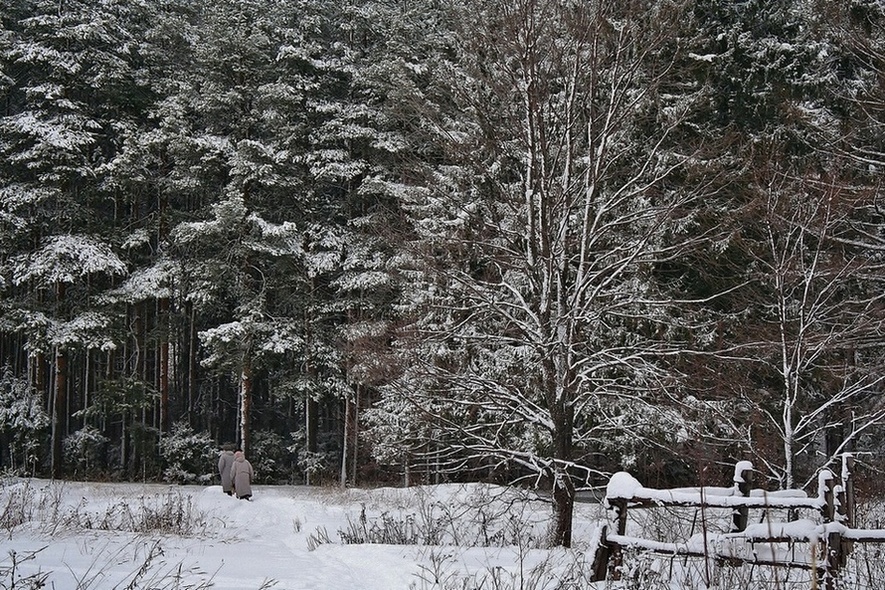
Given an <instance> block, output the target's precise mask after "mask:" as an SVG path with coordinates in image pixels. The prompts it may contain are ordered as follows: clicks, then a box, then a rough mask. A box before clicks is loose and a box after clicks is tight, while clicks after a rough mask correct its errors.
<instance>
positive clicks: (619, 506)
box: [609, 498, 627, 580]
mask: <svg viewBox="0 0 885 590" xmlns="http://www.w3.org/2000/svg"><path fill="white" fill-rule="evenodd" d="M614 507H615V512H616V513H617V515H618V534H619V535H626V534H627V500H626V499H622V498H618V499H617V500H615V501H614ZM610 551H611V554H610V555H611V558H610V560H609V572H610V573H611V579H612V580H620V579H621V566H622V565H623V564H624V555H623V553H622V551H621V546H620V545H618V544H616V543H615V544H612V545H611V546H610Z"/></svg>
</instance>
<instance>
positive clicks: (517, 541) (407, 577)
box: [0, 479, 601, 590]
mask: <svg viewBox="0 0 885 590" xmlns="http://www.w3.org/2000/svg"><path fill="white" fill-rule="evenodd" d="M254 493H255V495H254V498H253V500H252V501H243V500H237V499H235V498H232V497H229V496H227V495H225V494H224V493H222V491H221V488H220V487H218V486H210V487H198V486H169V485H161V484H115V483H73V482H66V483H62V482H49V481H45V480H12V479H7V480H0V535H2V536H0V588H9V587H15V588H36V587H39V586H37V585H36V584H34V581H35V580H36V579H38V578H39V577H40V576H45V581H46V587H48V588H55V589H56V590H85V589H89V590H111V589H113V590H116V589H121V590H122V589H134V588H144V589H148V588H149V589H157V590H159V589H166V588H169V589H172V588H175V589H185V588H194V589H196V588H214V589H217V590H251V589H256V590H257V589H265V588H274V589H278V590H359V589H362V590H397V589H403V590H409V589H415V590H422V589H430V588H438V589H445V588H465V587H470V588H474V587H488V588H493V587H494V588H519V587H521V586H524V585H525V584H526V583H527V582H529V581H531V583H532V584H534V585H533V586H532V588H537V589H543V588H557V587H560V586H559V585H557V584H559V583H560V582H557V579H559V580H563V579H565V578H566V577H568V578H569V579H572V578H580V577H584V576H589V561H591V560H592V555H591V554H589V553H587V554H585V553H584V551H585V550H586V549H587V547H590V546H592V545H593V541H594V540H595V538H596V535H597V534H598V523H599V518H600V516H601V510H600V507H599V506H598V505H595V504H579V505H578V510H577V511H578V514H577V518H576V520H575V543H574V545H575V548H574V549H572V550H564V549H557V550H552V551H548V550H544V549H539V548H538V547H539V545H540V542H539V540H540V539H541V538H543V535H544V532H545V531H546V528H547V526H548V524H549V517H550V507H549V505H548V504H547V503H546V502H543V501H541V500H540V499H534V500H532V499H531V497H528V499H527V496H526V494H524V493H521V492H519V493H518V492H515V491H513V490H508V489H506V488H500V487H488V486H481V485H467V486H462V485H443V486H430V487H426V486H425V487H416V488H410V489H393V488H384V489H376V490H360V489H350V490H337V489H328V488H307V487H301V486H255V490H254ZM345 539H346V540H348V541H351V542H350V543H345V542H344V540H345ZM366 540H368V541H372V542H359V541H366ZM38 573H39V575H38ZM544 579H546V580H547V581H544ZM468 582H469V583H468ZM584 582H585V583H586V585H582V586H581V587H591V586H590V585H589V582H587V581H586V580H584ZM27 583H30V584H32V585H30V586H29V585H27Z"/></svg>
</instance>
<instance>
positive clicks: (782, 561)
mask: <svg viewBox="0 0 885 590" xmlns="http://www.w3.org/2000/svg"><path fill="white" fill-rule="evenodd" d="M853 466H854V461H853V458H852V457H851V456H850V455H846V456H844V457H843V463H842V471H841V474H840V475H839V476H838V477H837V476H836V475H835V474H834V473H833V472H832V471H830V470H822V471H821V472H820V473H819V475H818V489H817V495H816V496H808V494H806V493H805V492H804V491H802V490H782V491H776V492H770V491H766V490H760V489H753V488H752V480H753V478H752V474H753V466H752V464H751V463H750V462H749V461H741V462H739V463H738V464H737V465H736V466H735V471H734V478H733V485H732V486H729V487H699V488H676V489H653V488H646V487H643V486H642V485H641V484H640V483H639V482H638V481H637V480H636V479H634V478H633V477H632V476H631V475H630V474H628V473H625V472H621V473H616V474H615V475H613V476H612V478H611V480H610V481H609V484H608V486H607V489H606V498H605V501H606V503H607V505H608V506H609V507H610V508H611V509H613V511H614V515H615V523H614V528H615V531H616V532H614V531H610V530H609V527H608V526H606V527H604V528H603V531H602V534H601V537H600V547H599V549H598V551H597V553H596V560H595V562H594V566H593V579H594V580H596V581H599V580H604V579H606V577H608V578H610V579H617V578H618V577H619V575H620V566H621V565H622V562H623V555H622V552H623V549H624V548H635V549H639V550H641V551H647V552H651V553H656V554H661V555H669V556H685V557H698V558H706V559H710V558H712V559H714V560H715V561H716V562H717V563H720V564H732V565H738V564H743V563H752V564H755V565H770V566H775V567H791V568H804V569H809V570H812V569H813V570H816V571H817V574H818V576H819V579H821V580H822V581H824V584H825V587H826V588H827V589H828V590H831V589H832V588H834V580H835V578H836V577H837V575H838V573H839V570H841V569H842V568H843V567H845V564H846V561H847V559H848V555H849V554H850V552H851V550H852V548H853V545H854V543H885V529H856V528H854V524H855V499H854V486H853V483H852V481H851V473H852V470H853ZM665 506H671V507H690V508H695V509H699V510H701V511H702V512H703V511H704V510H706V509H709V508H727V509H731V510H732V523H731V529H730V531H729V532H727V533H711V532H707V531H705V533H704V534H703V535H702V536H701V538H700V539H698V538H692V539H688V540H686V541H683V542H675V543H666V542H660V541H653V540H650V539H645V538H641V537H634V536H628V535H627V511H628V509H631V508H632V509H636V508H658V507H665ZM800 509H805V510H811V511H812V514H814V515H815V518H805V519H799V518H798V517H797V514H798V511H799V510H800ZM750 510H762V511H766V512H768V515H767V517H766V518H765V522H760V523H759V524H753V525H751V524H750V523H749V515H750ZM773 510H784V511H786V512H787V513H788V515H789V517H788V519H787V520H786V521H784V522H777V521H772V520H771V512H772V511H773ZM762 543H767V544H769V546H770V548H771V551H770V553H771V558H767V557H763V556H761V552H760V551H759V550H758V549H757V547H756V545H757V544H762ZM780 543H788V544H795V543H809V544H810V545H811V546H812V548H813V549H812V555H811V556H810V561H801V560H796V559H788V558H786V557H785V556H784V555H779V554H778V552H777V551H776V550H775V545H776V544H780ZM781 553H783V552H781Z"/></svg>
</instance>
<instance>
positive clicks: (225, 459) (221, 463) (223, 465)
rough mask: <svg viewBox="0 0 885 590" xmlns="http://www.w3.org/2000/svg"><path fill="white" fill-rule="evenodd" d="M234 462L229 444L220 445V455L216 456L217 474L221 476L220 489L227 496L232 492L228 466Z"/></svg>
mask: <svg viewBox="0 0 885 590" xmlns="http://www.w3.org/2000/svg"><path fill="white" fill-rule="evenodd" d="M233 464H234V452H233V449H232V446H231V445H224V446H223V447H222V451H221V455H220V456H219V457H218V475H220V476H221V491H223V492H224V493H225V494H227V495H228V496H232V495H233V493H234V482H233V478H232V477H231V473H230V468H231V467H233Z"/></svg>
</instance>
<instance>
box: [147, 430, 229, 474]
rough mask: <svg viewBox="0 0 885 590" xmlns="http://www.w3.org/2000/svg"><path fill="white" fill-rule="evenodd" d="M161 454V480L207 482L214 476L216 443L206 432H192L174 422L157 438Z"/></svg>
mask: <svg viewBox="0 0 885 590" xmlns="http://www.w3.org/2000/svg"><path fill="white" fill-rule="evenodd" d="M160 454H161V455H162V457H163V459H164V461H165V462H166V469H165V470H164V471H163V479H164V480H166V481H168V482H173V483H207V482H209V481H211V480H212V479H213V478H214V477H215V471H214V468H215V465H216V463H217V456H216V452H215V442H214V441H213V440H212V438H211V437H210V436H209V435H208V434H206V433H205V432H200V433H195V432H194V431H193V429H192V428H191V427H190V426H188V425H187V424H184V423H180V422H177V423H175V425H174V426H173V427H172V431H171V432H170V433H169V435H168V436H166V437H165V438H163V439H162V440H161V441H160Z"/></svg>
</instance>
